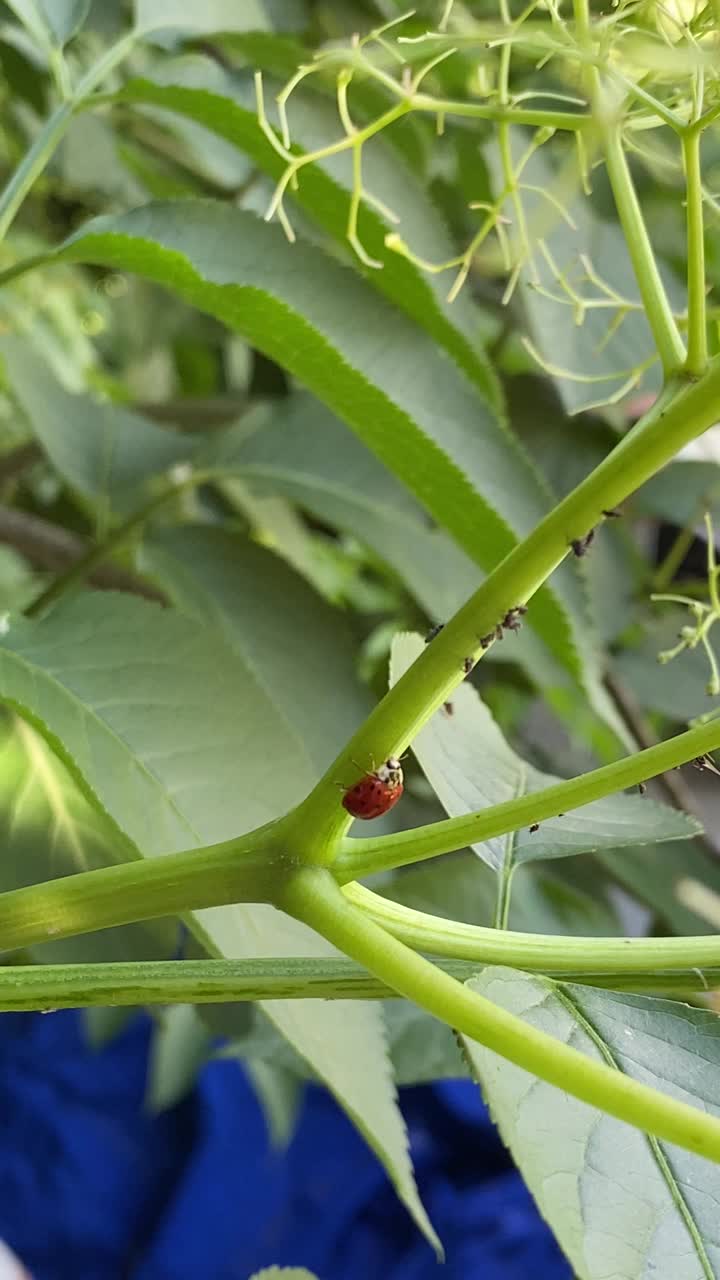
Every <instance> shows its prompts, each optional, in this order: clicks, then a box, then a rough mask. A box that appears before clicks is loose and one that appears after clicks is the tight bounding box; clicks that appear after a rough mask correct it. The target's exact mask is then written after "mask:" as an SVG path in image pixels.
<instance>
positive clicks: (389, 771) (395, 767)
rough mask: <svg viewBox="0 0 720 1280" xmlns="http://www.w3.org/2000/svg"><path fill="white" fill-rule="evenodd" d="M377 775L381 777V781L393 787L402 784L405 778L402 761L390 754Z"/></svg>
mask: <svg viewBox="0 0 720 1280" xmlns="http://www.w3.org/2000/svg"><path fill="white" fill-rule="evenodd" d="M375 777H376V778H379V779H380V781H381V782H385V783H387V784H388V785H389V786H391V787H396V786H399V785H401V784H402V780H403V771H402V765H401V764H400V761H399V760H396V759H395V756H388V759H387V760H386V761H385V763H384V764H381V765H380V768H379V769H378V770H377V772H376V774H375Z"/></svg>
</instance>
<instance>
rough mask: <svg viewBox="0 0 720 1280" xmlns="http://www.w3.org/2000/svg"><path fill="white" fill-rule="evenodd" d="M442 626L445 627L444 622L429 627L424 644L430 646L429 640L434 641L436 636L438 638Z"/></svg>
mask: <svg viewBox="0 0 720 1280" xmlns="http://www.w3.org/2000/svg"><path fill="white" fill-rule="evenodd" d="M444 626H445V623H444V622H436V623H435V626H434V627H431V628H430V630H429V631H428V633H427V635H426V637H425V643H426V644H430V641H431V640H434V639H435V637H436V636H439V635H440V632H441V631H442V629H443V627H444Z"/></svg>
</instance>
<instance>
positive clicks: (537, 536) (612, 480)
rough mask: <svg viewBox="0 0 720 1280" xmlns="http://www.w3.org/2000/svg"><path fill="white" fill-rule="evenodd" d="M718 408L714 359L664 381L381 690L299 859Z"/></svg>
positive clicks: (324, 784)
mask: <svg viewBox="0 0 720 1280" xmlns="http://www.w3.org/2000/svg"><path fill="white" fill-rule="evenodd" d="M719 415H720V358H716V359H715V360H713V361H712V363H711V364H710V365H709V367H708V369H707V372H706V373H705V374H704V376H703V377H702V378H701V379H699V380H698V381H697V382H695V383H693V384H685V385H681V389H680V390H678V389H677V387H675V388H666V390H665V392H664V393H663V395H661V396H660V397H659V399H658V400H657V401H656V402H655V404H654V405H653V407H652V409H651V410H650V412H649V413H648V414H647V415H646V417H645V418H644V420H643V421H642V422H641V423H638V424H637V426H635V427H634V428H633V429H632V431H630V432H628V434H627V435H626V436H625V437H624V438H623V440H621V442H620V443H619V444H618V445H617V446H616V447H615V449H614V450H613V451H612V453H610V454H609V455H608V456H607V458H605V459H604V460H603V462H602V463H601V464H600V465H599V466H598V467H596V469H595V470H594V471H593V472H592V473H591V474H590V475H589V476H588V477H587V479H585V480H584V481H583V482H582V483H581V484H580V485H578V487H577V488H576V489H574V490H573V491H572V493H570V494H568V496H567V497H566V498H565V499H563V501H562V502H560V503H559V504H558V505H557V506H556V507H555V508H554V509H553V511H551V512H550V513H549V514H548V515H547V516H546V517H545V518H544V520H542V521H541V522H540V524H539V525H537V527H536V528H535V529H534V530H533V532H532V533H531V534H530V535H529V537H527V538H526V539H525V541H524V542H522V543H520V544H519V545H518V546H517V547H515V548H514V549H513V551H511V552H510V554H509V555H508V556H506V558H505V559H504V560H503V561H502V562H501V563H500V564H499V565H498V566H497V568H496V569H494V570H493V572H492V573H491V574H490V575H489V576H488V577H487V578H486V579H485V581H484V583H483V584H482V586H481V587H480V588H479V590H478V591H476V593H475V595H474V596H472V597H471V599H470V600H469V601H468V602H467V604H465V605H464V606H463V608H462V609H461V610H460V611H459V612H458V613H457V614H456V615H455V617H454V618H453V619H452V620H451V621H450V622H448V623H447V624H446V626H445V627H444V629H443V630H442V631H441V632H440V634H439V635H438V636H437V637H436V638H435V639H434V640H433V642H432V644H429V645H428V646H427V648H426V650H425V652H424V653H422V654H421V655H420V657H419V658H418V659H417V661H416V662H414V663H413V665H412V666H411V667H410V668H409V670H408V671H406V672H405V674H404V675H403V676H402V678H401V679H400V680H398V682H397V684H395V685H394V686H393V688H392V689H391V690H390V691H389V692H388V693H387V694H386V695H385V697H384V698H383V700H382V702H380V703H379V704H378V706H377V707H376V708H375V709H374V710H373V712H372V713H371V715H370V716H369V717H368V719H367V720H366V721H365V723H364V725H363V726H362V727H361V728H360V729H359V730H358V732H357V733H356V734H355V735H354V737H353V738H352V739H351V740H350V742H349V743H348V745H347V746H346V748H345V749H344V751H343V752H342V753H341V754H340V756H339V757H338V758H337V760H336V761H335V762H334V763H333V764H332V765H331V766H330V768H329V769H328V771H327V773H326V774H325V775H324V777H323V778H321V780H320V782H319V783H318V785H317V786H316V788H315V789H314V791H313V792H312V793H311V794H310V795H309V796H308V798H307V799H306V800H305V801H304V802H303V803H302V804H301V805H300V806H299V808H298V809H297V810H296V811H295V814H294V815H293V816H292V817H291V818H290V819H289V823H288V827H287V830H288V833H291V835H292V848H293V849H294V850H295V851H296V853H297V855H298V856H299V857H300V858H303V859H304V860H306V861H307V862H315V863H316V864H320V865H322V864H325V865H327V864H328V863H330V862H332V860H333V858H334V856H335V853H336V849H337V843H338V841H339V839H340V838H341V837H342V836H343V835H344V834H345V833H346V832H347V829H348V826H349V818H348V815H347V814H346V813H345V811H344V809H343V808H342V807H341V805H340V804H339V803H338V788H337V783H338V782H339V781H341V782H347V784H348V785H349V784H350V782H352V781H353V780H354V779H355V778H357V776H358V772H359V770H362V769H364V768H365V767H366V766H367V767H370V766H371V765H372V762H373V761H375V762H377V761H378V760H384V759H386V758H387V757H388V756H400V755H402V753H403V751H404V750H405V748H406V747H407V745H408V743H410V742H412V740H413V738H414V737H415V735H416V734H417V733H418V732H419V730H420V729H421V728H422V726H423V724H425V723H426V721H427V720H428V719H429V718H430V716H431V715H432V714H433V712H434V711H436V710H437V708H438V707H440V706H441V705H442V704H443V702H446V701H447V699H448V698H449V697H450V695H451V693H452V690H453V689H454V688H455V687H456V686H457V685H458V684H459V683H460V681H461V680H462V678H463V655H473V656H478V657H479V656H480V655H481V653H482V646H481V645H480V639H479V638H480V637H481V636H483V635H485V634H487V633H488V632H491V631H492V630H493V628H494V627H495V625H496V624H497V623H498V622H499V621H500V619H502V618H503V617H504V615H505V613H506V612H507V611H508V610H509V609H512V608H513V607H515V606H516V605H519V604H523V603H526V602H527V601H528V600H529V599H530V598H531V597H532V596H533V595H534V594H535V592H536V591H538V590H539V588H540V587H541V586H542V585H543V583H544V582H545V580H546V579H547V578H548V577H549V576H550V574H551V573H552V572H553V570H554V569H556V568H557V566H558V565H559V564H560V563H561V562H562V560H563V559H564V558H565V556H566V555H567V553H568V546H569V543H570V541H571V539H573V538H582V537H583V536H584V535H585V534H587V532H588V530H589V529H590V528H591V527H592V526H593V525H595V524H596V523H597V522H598V521H599V520H601V519H602V518H603V517H602V512H603V511H604V510H610V509H611V508H614V507H617V506H618V505H619V504H620V503H622V502H623V501H624V500H625V499H626V498H627V497H628V495H629V494H631V493H633V491H634V490H635V489H637V488H638V487H639V486H640V485H641V484H643V483H644V481H645V480H647V479H649V477H650V476H652V475H654V474H655V472H656V471H659V470H660V468H661V467H662V466H664V465H665V463H666V462H669V461H670V459H671V458H672V457H673V456H674V455H675V454H676V453H677V451H678V450H679V449H680V448H682V446H683V445H684V444H687V443H689V441H690V440H694V439H695V437H696V436H698V435H700V434H701V433H702V432H703V431H705V430H707V428H708V427H710V426H712V425H713V423H714V422H716V421H717V418H718V416H719ZM354 762H357V763H354Z"/></svg>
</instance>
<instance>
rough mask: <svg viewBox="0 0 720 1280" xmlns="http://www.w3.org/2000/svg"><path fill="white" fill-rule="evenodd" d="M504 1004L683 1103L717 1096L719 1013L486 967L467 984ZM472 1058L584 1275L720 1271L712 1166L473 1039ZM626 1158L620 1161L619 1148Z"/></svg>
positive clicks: (541, 1201) (718, 1190)
mask: <svg viewBox="0 0 720 1280" xmlns="http://www.w3.org/2000/svg"><path fill="white" fill-rule="evenodd" d="M470 985H471V987H472V988H473V989H474V990H478V991H481V992H482V993H483V994H486V995H488V996H489V997H490V999H492V1000H495V1001H497V1002H498V1003H499V1004H501V1005H502V1006H503V1007H504V1008H506V1009H511V1010H512V1011H513V1012H516V1013H522V1015H523V1016H524V1017H525V1018H527V1020H528V1022H529V1023H530V1025H531V1026H532V1025H540V1026H542V1027H544V1028H546V1029H548V1030H551V1031H552V1033H553V1034H554V1035H556V1036H558V1038H559V1039H561V1040H564V1041H568V1040H572V1041H573V1043H575V1044H576V1045H577V1046H578V1047H580V1048H581V1050H582V1052H583V1053H585V1054H587V1055H588V1057H591V1058H595V1059H596V1060H598V1061H604V1062H607V1063H609V1064H610V1065H611V1066H612V1067H613V1069H615V1070H618V1071H622V1072H626V1073H628V1074H629V1075H630V1076H632V1077H634V1078H636V1079H640V1080H643V1081H645V1082H647V1081H650V1082H652V1083H653V1084H656V1085H658V1086H660V1087H661V1088H662V1089H663V1090H664V1091H665V1092H667V1093H669V1094H671V1095H674V1096H676V1097H678V1098H685V1097H687V1094H688V1081H689V1080H692V1093H693V1094H694V1095H695V1096H698V1097H703V1098H704V1099H705V1106H706V1107H707V1109H708V1110H709V1111H712V1110H713V1109H716V1108H717V1102H715V1101H714V1099H715V1098H716V1094H715V1091H714V1084H713V1081H714V1077H715V1075H716V1073H717V1070H718V1063H719V1061H720V1026H719V1025H718V1020H717V1017H716V1016H715V1015H714V1014H713V1013H710V1012H708V1011H707V1010H702V1009H691V1008H689V1007H688V1006H686V1005H679V1004H676V1003H675V1004H673V1003H669V1002H667V1001H664V1000H651V999H649V998H647V997H644V998H640V997H638V996H628V995H619V994H618V993H616V992H610V991H596V990H593V989H592V988H590V987H576V986H572V985H562V986H556V985H555V984H553V983H550V982H548V981H547V980H545V981H543V980H538V979H537V978H531V977H528V976H527V975H521V974H518V973H514V972H513V971H511V970H503V969H492V968H490V969H487V970H486V971H485V973H484V974H483V975H482V977H480V978H474V979H472V980H471V983H470ZM465 1051H466V1053H467V1056H468V1060H469V1063H470V1065H471V1069H472V1071H473V1073H474V1074H475V1075H476V1078H477V1079H478V1081H479V1083H481V1084H482V1088H483V1092H484V1094H485V1096H486V1098H487V1099H488V1102H489V1105H490V1107H491V1108H492V1111H493V1115H494V1117H495V1120H496V1122H497V1124H498V1125H499V1127H500V1131H501V1133H502V1135H503V1138H504V1140H505V1142H507V1144H508V1146H509V1147H510V1150H511V1151H512V1152H513V1155H514V1156H515V1159H516V1160H517V1162H518V1165H519V1166H520V1169H521V1170H522V1173H523V1176H524V1177H525V1179H526V1181H527V1183H528V1186H529V1187H530V1188H531V1190H532V1192H533V1194H534V1196H535V1197H536V1199H537V1201H538V1205H539V1207H540V1210H541V1212H542V1214H543V1216H544V1217H545V1218H546V1219H547V1220H548V1222H549V1223H550V1224H551V1226H552V1228H553V1230H554V1231H555V1233H556V1235H557V1237H558V1239H559V1240H560V1242H561V1244H562V1246H563V1249H564V1250H565V1252H566V1253H567V1255H568V1257H569V1259H570V1261H571V1263H572V1265H573V1269H574V1270H575V1272H576V1274H577V1275H578V1277H580V1280H594V1278H595V1277H601V1276H607V1275H608V1274H612V1273H615V1274H618V1275H623V1276H628V1277H630V1276H643V1275H647V1274H648V1272H652V1271H653V1270H655V1271H656V1272H657V1273H658V1274H660V1275H662V1274H663V1273H664V1271H665V1269H666V1265H667V1258H668V1257H673V1258H680V1257H682V1258H683V1259H684V1263H683V1265H684V1266H686V1267H687V1272H686V1273H687V1274H688V1275H697V1276H712V1275H714V1274H715V1271H716V1267H717V1261H716V1259H717V1250H718V1239H717V1226H716V1218H717V1215H716V1210H715V1205H716V1203H717V1198H718V1195H720V1182H719V1180H718V1170H717V1168H716V1167H715V1166H708V1165H706V1164H705V1162H703V1161H702V1160H699V1159H698V1157H697V1156H693V1155H690V1154H689V1153H688V1152H686V1151H680V1150H678V1148H676V1147H672V1146H669V1145H667V1144H665V1143H660V1142H656V1141H655V1140H654V1139H650V1138H648V1137H647V1136H646V1135H644V1134H640V1133H637V1132H636V1131H634V1130H632V1129H628V1128H626V1127H625V1126H623V1125H621V1124H619V1123H618V1122H617V1121H616V1120H613V1119H611V1118H609V1117H607V1116H603V1115H602V1113H601V1112H598V1111H596V1110H593V1108H591V1107H588V1106H587V1105H586V1104H585V1103H581V1102H576V1101H575V1100H574V1099H569V1098H568V1097H567V1095H566V1094H565V1093H563V1092H562V1091H561V1090H559V1089H553V1088H552V1087H549V1086H547V1085H539V1084H538V1081H537V1080H534V1079H533V1078H532V1077H531V1076H529V1075H528V1074H527V1072H524V1071H522V1070H518V1069H517V1068H514V1067H510V1068H509V1067H508V1064H507V1063H506V1062H503V1061H502V1059H500V1058H498V1057H497V1056H496V1055H493V1054H491V1053H489V1052H488V1051H487V1050H485V1049H483V1048H481V1047H480V1046H479V1045H477V1044H475V1043H474V1042H473V1041H471V1040H467V1041H465ZM620 1151H621V1152H622V1158H621V1159H620V1158H618V1156H619V1152H620Z"/></svg>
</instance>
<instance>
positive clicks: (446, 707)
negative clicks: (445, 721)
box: [443, 702, 455, 716]
mask: <svg viewBox="0 0 720 1280" xmlns="http://www.w3.org/2000/svg"><path fill="white" fill-rule="evenodd" d="M443 711H444V712H445V715H446V716H454V715H455V708H454V706H453V704H452V702H443Z"/></svg>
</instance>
